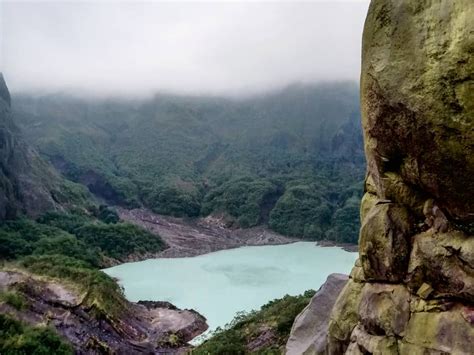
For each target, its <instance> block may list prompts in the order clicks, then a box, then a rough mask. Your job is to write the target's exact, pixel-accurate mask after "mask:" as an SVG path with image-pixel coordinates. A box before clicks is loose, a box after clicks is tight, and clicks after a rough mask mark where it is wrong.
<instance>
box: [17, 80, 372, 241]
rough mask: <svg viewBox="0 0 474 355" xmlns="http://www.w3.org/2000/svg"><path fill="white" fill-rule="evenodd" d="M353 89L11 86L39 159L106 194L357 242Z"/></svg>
mask: <svg viewBox="0 0 474 355" xmlns="http://www.w3.org/2000/svg"><path fill="white" fill-rule="evenodd" d="M357 98H358V90H357V87H356V85H355V84H354V83H326V84H314V85H293V86H290V87H287V88H285V89H282V90H280V91H276V92H272V93H268V94H265V95H260V96H255V97H249V98H245V99H229V98H219V97H205V96H201V97H183V96H173V95H157V96H156V97H154V98H151V99H140V100H139V99H137V100H126V99H91V98H89V99H79V98H73V97H68V96H64V95H63V96H61V95H51V96H40V97H32V96H27V95H18V96H16V97H15V107H14V108H15V113H16V115H17V116H18V117H19V120H20V122H21V124H22V128H23V129H24V131H25V132H26V134H27V135H28V138H29V139H31V141H32V142H35V143H36V145H37V146H38V148H39V150H40V152H41V153H42V154H43V155H44V156H45V157H47V158H49V159H50V160H51V162H52V163H53V164H54V165H55V166H56V167H57V168H58V169H60V170H61V171H62V172H63V173H64V174H65V175H66V176H67V177H69V178H71V179H73V180H74V181H77V182H81V183H83V184H85V185H86V186H88V187H89V189H90V190H91V191H92V192H93V193H95V194H96V195H98V196H101V197H102V198H104V199H105V200H107V201H109V202H111V203H116V204H121V205H126V206H129V207H136V206H139V205H144V206H145V207H148V208H150V209H152V210H153V211H154V212H157V213H161V214H171V215H175V216H197V215H200V214H201V215H207V214H210V213H223V214H226V215H227V216H228V217H230V218H229V220H233V221H235V223H236V224H238V225H240V226H243V227H248V226H253V225H257V224H262V223H268V224H269V225H270V227H271V228H273V229H274V230H276V231H278V232H280V233H284V234H287V235H296V236H300V237H301V236H303V237H306V238H311V239H323V238H331V239H338V238H340V239H341V240H343V239H345V241H355V240H356V238H357V232H356V231H357V229H358V217H357V210H358V203H359V202H358V201H359V199H360V197H361V192H362V184H361V181H362V179H363V170H364V158H363V147H362V133H361V128H360V123H359V122H360V119H359V114H358V112H359V107H358V102H357V101H358V99H357ZM315 215H316V216H319V220H318V221H316V220H315V219H312V217H313V216H315ZM295 216H298V218H299V219H298V221H297V222H295V223H290V221H291V220H292V219H293V218H295ZM336 221H339V222H341V223H336ZM339 226H344V227H341V228H340V229H338V228H339Z"/></svg>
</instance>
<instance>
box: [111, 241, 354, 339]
mask: <svg viewBox="0 0 474 355" xmlns="http://www.w3.org/2000/svg"><path fill="white" fill-rule="evenodd" d="M357 255H358V254H357V253H349V252H346V251H344V250H342V249H340V248H337V247H318V246H316V245H315V244H314V243H311V242H297V243H293V244H287V245H277V246H259V247H242V248H238V249H231V250H223V251H218V252H215V253H210V254H206V255H201V256H196V257H192V258H176V259H150V260H145V261H141V262H135V263H127V264H122V265H119V266H115V267H112V268H109V269H105V270H104V271H105V272H106V273H107V274H109V275H110V276H113V277H116V278H118V279H119V283H120V284H121V285H122V286H123V287H124V289H125V295H126V297H127V298H128V299H129V300H131V301H139V300H154V301H158V300H159V301H169V302H171V303H173V304H174V305H176V306H177V307H179V308H192V309H195V310H196V311H198V312H199V313H201V314H202V315H203V316H205V317H206V318H207V320H208V324H209V327H210V330H213V329H215V328H216V327H218V326H221V327H222V326H224V325H225V324H227V323H228V322H230V321H231V320H232V319H233V318H234V316H235V314H236V313H237V312H239V311H250V310H252V309H258V308H260V307H261V306H262V305H263V304H265V303H267V302H268V301H270V300H272V299H275V298H280V297H282V296H284V295H286V294H290V295H298V294H301V293H303V292H304V291H305V290H308V289H315V290H316V289H318V288H319V286H321V284H322V283H323V282H324V281H325V280H326V277H327V276H328V275H329V274H331V273H333V272H340V273H345V274H348V273H349V272H350V270H351V268H352V266H353V264H354V261H355V260H356V258H357Z"/></svg>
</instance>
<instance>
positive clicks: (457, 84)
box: [323, 0, 474, 354]
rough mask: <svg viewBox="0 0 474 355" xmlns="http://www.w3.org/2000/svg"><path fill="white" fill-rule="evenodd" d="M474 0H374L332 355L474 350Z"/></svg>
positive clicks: (364, 60)
mask: <svg viewBox="0 0 474 355" xmlns="http://www.w3.org/2000/svg"><path fill="white" fill-rule="evenodd" d="M473 34H474V3H473V2H472V1H470V0H460V1H431V0H372V2H371V5H370V8H369V13H368V16H367V20H366V23H365V29H364V38H363V58H362V77H361V79H362V80H361V102H362V123H363V128H364V136H365V150H366V155H367V160H368V174H367V179H366V183H365V188H366V193H365V195H364V197H363V200H362V207H361V220H362V228H361V231H360V243H359V255H360V258H359V261H358V262H357V263H356V266H355V267H354V269H353V271H352V274H351V279H350V280H349V282H348V284H347V285H346V287H345V288H344V289H343V290H342V292H341V294H340V296H339V298H338V300H337V302H336V304H335V306H334V308H333V310H332V314H331V320H330V324H329V334H328V338H327V339H328V343H327V347H326V350H325V351H324V352H323V353H329V354H343V353H345V354H367V353H369V354H441V353H442V354H447V353H449V354H471V353H472V351H473V347H472V344H473V340H474V307H473V302H474V236H473V229H472V222H473V217H474V209H473V207H474V205H473V203H474V185H473V183H474V180H473V176H474V106H473V102H474V90H473V89H474V36H473Z"/></svg>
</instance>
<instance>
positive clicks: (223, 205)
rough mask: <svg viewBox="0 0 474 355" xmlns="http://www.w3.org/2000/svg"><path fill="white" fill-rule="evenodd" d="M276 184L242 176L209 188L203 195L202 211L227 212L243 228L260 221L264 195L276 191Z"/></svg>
mask: <svg viewBox="0 0 474 355" xmlns="http://www.w3.org/2000/svg"><path fill="white" fill-rule="evenodd" d="M277 191H278V187H277V185H275V184H273V183H272V182H270V181H269V180H265V179H258V178H257V179H255V178H251V177H242V178H237V179H233V180H230V181H228V182H225V183H223V184H222V185H220V186H218V187H216V188H214V189H211V191H210V192H209V193H208V194H207V195H206V196H205V198H204V202H203V209H202V213H203V214H204V215H207V214H209V213H211V212H213V211H221V212H227V213H228V214H229V215H230V216H232V217H235V218H236V219H237V222H238V223H239V225H240V226H241V227H243V228H247V227H252V226H255V225H257V224H258V223H260V222H261V207H262V205H263V203H264V201H265V197H266V196H268V195H271V194H273V193H276V192H277Z"/></svg>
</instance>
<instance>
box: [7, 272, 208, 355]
mask: <svg viewBox="0 0 474 355" xmlns="http://www.w3.org/2000/svg"><path fill="white" fill-rule="evenodd" d="M5 292H7V293H8V292H10V293H11V292H14V293H15V294H16V295H18V296H19V297H21V300H22V305H21V306H19V305H17V304H15V303H11V302H10V303H9V302H4V301H2V300H0V313H1V314H7V315H9V316H11V317H13V318H15V319H18V320H21V321H24V322H26V323H28V324H32V325H44V324H48V325H50V326H53V327H54V328H55V329H56V331H57V332H58V333H59V334H60V335H62V336H63V337H64V338H65V339H67V340H68V341H69V342H70V343H71V344H72V345H73V347H74V349H75V353H76V354H124V355H125V354H127V355H128V354H183V353H185V352H186V350H187V349H189V346H188V344H187V342H188V341H190V340H191V339H193V338H194V337H195V336H197V335H199V334H201V333H203V332H204V331H205V330H206V329H207V328H208V326H207V324H206V319H205V318H204V317H203V316H201V315H200V314H198V313H197V312H195V311H193V310H180V309H178V308H176V307H174V306H173V305H172V304H170V303H167V302H149V301H148V302H142V301H140V302H138V304H137V303H132V302H126V311H125V313H124V314H123V315H121V316H120V317H117V316H111V315H102V316H101V315H99V314H97V312H95V311H94V309H93V307H90V306H89V305H87V303H86V302H84V299H85V298H86V297H87V295H86V294H84V293H80V292H78V291H77V289H75V288H74V287H73V286H71V285H66V284H62V283H61V282H60V281H57V280H47V279H44V278H42V277H38V276H35V275H31V274H27V273H25V272H22V271H18V270H8V271H0V294H1V293H5ZM18 296H17V297H18Z"/></svg>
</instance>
